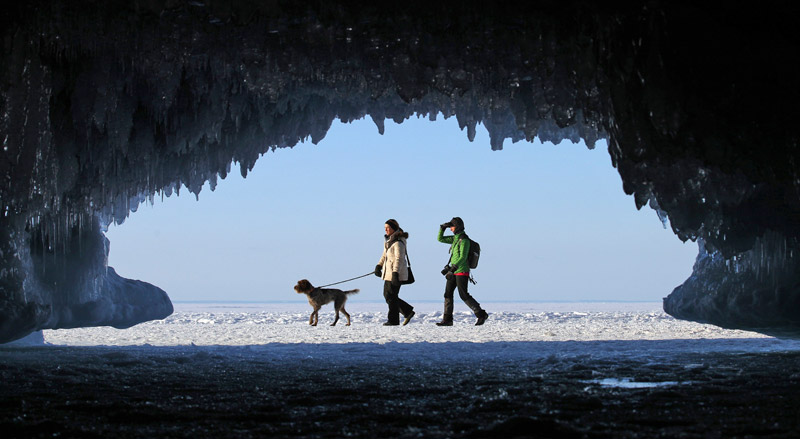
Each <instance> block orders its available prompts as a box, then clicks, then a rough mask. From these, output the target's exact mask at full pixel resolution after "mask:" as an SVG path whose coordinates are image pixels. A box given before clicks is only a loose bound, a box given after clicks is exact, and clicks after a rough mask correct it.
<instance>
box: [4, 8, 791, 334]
mask: <svg viewBox="0 0 800 439" xmlns="http://www.w3.org/2000/svg"><path fill="white" fill-rule="evenodd" d="M722 6H723V5H721V4H720V5H715V4H712V3H706V4H703V5H700V6H697V5H693V4H691V3H689V2H669V3H666V2H641V3H627V2H626V3H621V2H600V3H594V2H580V1H570V2H549V1H546V2H530V3H526V4H524V5H518V4H514V3H503V4H500V5H487V4H485V3H483V2H469V1H468V2H457V3H456V2H429V3H422V2H420V3H415V2H411V3H408V4H403V5H399V4H398V5H395V4H392V5H389V4H372V3H368V4H358V3H353V2H290V1H270V2H253V1H230V2H223V1H205V2H196V1H188V2H187V1H175V0H170V1H166V0H164V1H160V0H151V1H132V2H122V1H111V2H94V1H77V2H60V1H55V2H44V1H42V2H37V1H34V2H29V3H25V4H17V5H14V7H13V8H11V9H10V10H9V13H8V14H7V15H6V17H5V18H4V19H2V20H3V21H2V24H3V25H4V26H3V31H2V35H3V44H4V46H3V47H4V50H3V52H2V55H0V65H3V66H4V67H3V69H2V72H0V81H2V82H1V84H2V85H0V108H2V115H3V117H2V119H0V135H1V136H2V139H3V149H2V152H0V174H2V175H3V177H4V179H3V181H2V182H0V197H1V198H0V200H1V201H2V203H1V204H0V208H2V210H3V214H2V215H1V216H0V225H2V232H0V250H2V252H0V263H2V271H0V287H2V291H0V316H2V317H1V318H2V320H0V341H4V340H9V339H13V338H17V337H20V336H22V335H25V334H26V333H28V332H30V331H33V330H38V329H42V328H50V327H71V326H86V325H95V324H111V325H119V326H120V327H122V326H125V325H129V324H133V323H135V321H144V320H147V319H152V318H163V317H164V316H165V315H168V314H169V313H171V311H172V307H171V304H169V299H168V298H167V296H166V293H164V292H163V291H161V290H160V289H158V288H157V287H154V286H152V285H148V284H146V283H143V282H141V283H137V282H138V281H129V280H125V279H122V278H119V277H118V276H116V274H115V273H114V272H113V269H111V268H110V267H107V261H106V259H105V256H104V255H106V254H107V253H104V252H107V244H105V245H102V246H101V245H100V243H101V242H103V239H104V238H103V237H102V229H103V227H104V226H105V225H107V224H109V223H110V222H113V221H116V222H122V221H124V219H125V218H126V217H127V215H128V214H129V213H130V212H131V210H135V209H136V208H137V206H138V205H139V204H140V203H142V202H146V201H147V199H148V198H149V199H152V197H154V196H158V195H164V194H165V195H170V194H171V193H173V192H174V191H177V190H179V189H180V188H181V187H182V186H185V187H186V188H188V190H189V191H191V192H193V193H198V192H199V191H200V189H201V187H202V186H203V184H204V183H205V182H206V181H210V182H211V187H212V189H213V187H214V185H215V183H216V181H217V179H219V178H225V177H226V176H227V174H228V172H229V170H230V164H231V162H232V161H236V162H239V163H240V164H241V169H242V173H243V175H246V173H247V171H248V170H250V169H252V167H253V165H254V163H255V161H256V160H257V159H258V158H259V157H260V156H261V155H262V154H263V153H264V152H266V151H269V150H270V149H273V148H281V147H291V146H293V145H295V144H297V142H298V141H300V140H302V139H307V138H310V139H311V140H312V141H313V142H315V143H316V142H319V141H320V140H321V139H323V138H324V136H325V133H326V132H327V130H328V128H329V127H330V125H331V123H332V122H333V121H334V120H335V119H340V120H343V121H350V120H354V119H358V118H362V117H370V118H372V120H373V121H374V122H375V123H376V125H377V127H378V129H379V130H380V131H381V132H382V131H383V124H384V121H385V120H386V119H390V120H393V121H395V122H402V121H403V120H405V119H406V118H408V117H410V116H412V115H415V114H417V115H429V116H430V117H436V116H437V115H438V114H440V113H441V114H442V115H443V116H444V117H456V118H457V120H458V121H459V125H460V126H461V127H462V128H463V129H464V130H465V131H466V135H467V136H468V137H469V138H470V139H472V138H473V136H474V134H475V129H476V125H477V124H478V123H482V124H484V125H485V126H486V128H487V129H488V131H489V133H490V139H491V140H490V145H489V146H490V147H492V148H494V149H500V148H501V147H502V142H503V140H504V139H507V138H510V139H512V140H514V141H517V140H532V139H533V138H535V137H539V138H540V139H541V140H542V141H548V140H549V141H554V142H555V143H558V142H559V141H560V140H562V139H570V140H573V141H577V140H578V139H580V138H582V139H584V140H585V141H586V143H587V144H588V145H589V146H590V147H593V145H594V142H595V141H596V140H597V139H599V138H606V139H608V144H609V154H610V155H611V158H612V161H613V163H614V166H615V167H617V169H618V170H619V172H620V175H621V177H622V180H623V189H624V191H625V192H626V193H628V194H631V195H633V197H634V200H635V205H636V207H637V208H641V207H643V206H645V205H647V204H649V205H650V206H651V207H652V208H654V209H656V210H657V211H658V212H659V214H660V215H662V216H665V217H668V218H669V221H670V225H671V227H672V229H673V231H674V232H675V234H676V235H677V236H678V238H679V239H682V240H689V239H691V240H697V239H700V240H702V242H703V248H702V251H701V255H700V256H701V257H699V260H698V264H696V266H695V272H694V273H693V275H692V278H690V279H689V280H687V283H685V284H684V285H683V286H682V287H683V288H681V287H679V288H678V289H676V290H675V292H673V294H672V295H671V296H670V297H671V298H672V299H668V301H667V302H665V309H666V310H667V311H668V312H670V313H671V314H673V315H676V316H678V317H681V318H689V319H693V320H698V321H707V322H711V323H715V324H721V325H723V326H726V327H747V328H751V327H752V324H751V323H752V322H749V321H746V319H742V318H740V317H736V316H739V315H743V314H747V312H748V307H750V308H752V307H757V306H758V305H759V304H762V302H759V301H758V300H755V301H754V302H757V303H756V304H752V303H748V302H747V301H746V300H741V299H740V300H728V301H727V302H726V303H729V305H728V307H729V308H728V309H726V308H725V306H720V305H719V304H718V303H715V305H713V306H711V305H708V302H706V301H704V300H702V299H697V298H693V299H689V297H690V296H692V295H695V296H698V297H706V296H708V295H709V294H711V293H712V292H713V294H721V295H723V296H726V297H739V298H742V297H749V296H748V295H751V294H752V293H753V291H755V290H754V289H753V288H751V287H747V288H739V287H738V286H739V285H741V284H747V285H755V286H759V287H761V286H763V287H765V288H770V289H771V290H772V291H775V292H776V293H775V294H780V295H781V296H782V297H786V298H787V300H789V302H791V300H794V299H793V298H795V297H797V296H798V294H799V293H798V286H797V285H798V283H797V270H796V269H795V268H796V267H795V264H793V263H792V262H790V263H785V264H783V265H779V264H772V265H771V267H772V268H771V269H770V271H769V276H770V279H771V280H770V283H765V281H764V279H765V277H764V276H765V274H764V273H765V272H764V271H760V272H759V273H760V274H759V276H761V277H760V278H759V277H758V276H755V277H754V279H756V280H755V281H754V283H751V282H750V281H749V280H743V281H741V282H740V281H739V280H737V279H739V277H740V276H742V275H741V273H742V271H737V270H740V269H741V270H743V272H746V271H747V270H748V269H749V268H747V267H755V265H753V264H749V265H747V264H745V265H741V264H740V265H741V267H740V266H738V265H737V267H739V268H731V267H732V265H731V264H722V265H714V268H713V270H717V271H718V270H727V271H725V276H717V275H713V274H711V275H706V274H705V273H706V271H707V270H711V268H710V267H711V265H709V264H706V263H705V262H703V263H700V262H701V261H706V260H707V259H708V258H706V257H705V256H703V255H704V254H706V255H716V256H714V258H717V259H714V258H711V260H722V261H731V260H734V258H740V260H741V259H742V258H747V257H748V256H747V255H748V254H749V253H748V252H761V253H759V254H758V255H756V256H763V251H762V250H754V249H756V248H758V249H761V248H762V247H763V245H761V244H759V243H760V242H762V240H763V239H765V238H764V236H767V235H768V236H769V242H771V243H772V242H775V243H778V244H775V245H770V246H768V247H769V248H770V249H773V250H775V252H773V253H770V254H769V255H767V256H766V257H767V258H772V257H775V258H782V259H781V260H784V261H786V260H789V261H793V260H794V259H793V258H794V257H795V256H794V254H795V253H796V249H797V248H798V233H800V227H797V224H798V221H799V220H800V215H798V213H799V212H800V202H799V201H800V190H798V188H799V187H800V178H798V175H797V165H796V164H797V161H796V159H797V155H798V151H797V136H796V134H795V133H794V132H793V131H792V130H791V129H790V128H789V127H791V122H792V120H793V118H794V114H795V113H796V111H794V110H793V104H794V102H795V100H796V98H797V94H798V93H797V91H798V90H797V85H796V84H795V78H796V77H797V73H800V72H798V71H797V69H798V67H797V65H798V64H800V63H797V62H796V61H797V59H796V58H797V57H798V51H797V50H796V49H797V44H796V43H797V36H796V32H793V23H791V17H792V15H791V14H790V13H789V11H790V10H791V6H789V3H788V2H787V3H776V4H775V5H774V7H773V8H760V9H756V10H750V9H748V10H746V11H745V10H729V9H730V8H728V9H726V8H723V7H722ZM83 243H88V244H87V245H88V247H89V248H91V250H87V249H86V248H84V245H83ZM759 245H761V247H759ZM76 258H77V259H78V260H81V261H83V263H82V265H81V264H79V265H75V266H70V262H69V261H70V260H73V259H76ZM753 258H755V256H753ZM762 259H763V258H762ZM48 261H54V262H53V263H52V264H49V263H48ZM65 267H69V270H67V271H69V272H70V273H72V271H71V270H74V271H76V272H78V273H83V274H74V273H73V274H69V275H68V274H67V271H65V270H64V269H65ZM742 267H744V268H742ZM737 276H739V277H737ZM722 278H725V279H726V281H725V282H712V281H711V280H710V279H718V280H719V279H722ZM697 279H708V280H709V281H708V282H706V283H703V285H704V287H703V288H699V287H698V285H700V284H699V283H697V282H695V280H697ZM742 279H743V278H742ZM758 279H761V281H759V280H758ZM64 284H68V285H72V286H71V287H70V288H69V289H65V288H63V287H62V286H63V285H64ZM732 286H737V287H735V288H734V287H732ZM692 297H694V296H692ZM759 297H761V296H759ZM792 303H793V302H792ZM148 304H151V305H152V306H150V305H148ZM734 307H737V308H735V309H734ZM110 310H114V311H113V312H112V311H110ZM754 312H755V311H754ZM764 314H765V315H769V312H764ZM721 316H727V317H721ZM109 322H110V323H109ZM787 322H788V323H787ZM775 325H779V326H780V327H781V328H783V329H782V330H781V332H782V333H785V334H791V333H792V329H791V328H795V329H794V331H796V332H797V333H800V331H798V329H800V312H796V313H795V314H794V317H789V318H788V320H787V318H786V317H781V319H780V321H779V322H778V321H777V320H776V322H775ZM769 326H770V322H769V321H768V319H767V320H764V321H761V320H760V321H759V322H758V327H759V328H762V329H761V330H764V329H763V328H769ZM765 331H766V330H765Z"/></svg>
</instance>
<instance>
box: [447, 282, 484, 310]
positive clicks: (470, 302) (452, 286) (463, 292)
mask: <svg viewBox="0 0 800 439" xmlns="http://www.w3.org/2000/svg"><path fill="white" fill-rule="evenodd" d="M468 286H469V276H450V277H449V278H448V279H447V284H446V285H445V286H444V316H445V319H448V318H449V319H451V320H452V319H453V293H454V292H455V290H456V287H458V296H459V297H461V300H463V301H464V303H466V304H467V306H468V307H469V309H471V310H472V312H473V313H475V315H478V313H479V312H481V311H482V309H481V304H480V303H478V301H477V300H475V299H474V298H473V297H472V296H470V295H469V292H468V288H467V287H468Z"/></svg>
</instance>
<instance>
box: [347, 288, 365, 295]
mask: <svg viewBox="0 0 800 439" xmlns="http://www.w3.org/2000/svg"><path fill="white" fill-rule="evenodd" d="M359 291H361V290H359V289H358V288H356V289H355V290H347V291H345V292H344V293H345V294H356V293H358V292H359Z"/></svg>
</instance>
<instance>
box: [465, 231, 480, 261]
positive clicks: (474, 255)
mask: <svg viewBox="0 0 800 439" xmlns="http://www.w3.org/2000/svg"><path fill="white" fill-rule="evenodd" d="M467 239H469V254H468V255H467V263H469V268H478V259H480V258H481V245H480V244H478V243H477V242H476V241H473V240H472V239H470V238H469V236H468V237H467Z"/></svg>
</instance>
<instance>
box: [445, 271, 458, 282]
mask: <svg viewBox="0 0 800 439" xmlns="http://www.w3.org/2000/svg"><path fill="white" fill-rule="evenodd" d="M455 276H456V275H455V273H453V272H452V271H448V272H447V274H445V275H444V277H445V278H447V279H448V280H450V279H452V278H454V277H455Z"/></svg>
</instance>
